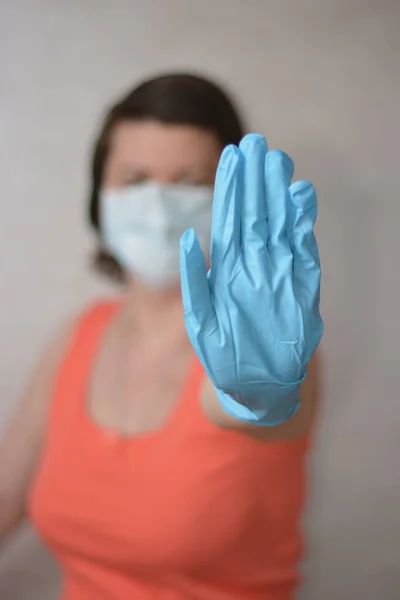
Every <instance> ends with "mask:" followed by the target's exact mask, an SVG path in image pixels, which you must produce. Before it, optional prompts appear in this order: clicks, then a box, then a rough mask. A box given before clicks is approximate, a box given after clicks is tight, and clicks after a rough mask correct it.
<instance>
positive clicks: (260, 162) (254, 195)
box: [239, 133, 268, 263]
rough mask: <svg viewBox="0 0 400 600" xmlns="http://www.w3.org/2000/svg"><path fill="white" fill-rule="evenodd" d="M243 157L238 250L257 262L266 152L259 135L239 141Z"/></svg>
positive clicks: (263, 237)
mask: <svg viewBox="0 0 400 600" xmlns="http://www.w3.org/2000/svg"><path fill="white" fill-rule="evenodd" d="M239 149H240V151H241V153H242V155H243V157H244V164H243V199H242V223H241V229H242V251H243V254H244V257H245V259H246V262H249V261H251V263H253V262H256V263H257V262H259V256H258V255H259V254H260V253H261V254H262V255H263V258H264V255H265V253H266V248H267V239H268V228H267V206H266V198H265V179H264V163H265V157H266V154H267V152H268V146H267V142H266V140H265V138H264V136H262V135H258V134H254V133H252V134H249V135H246V136H245V137H244V138H243V140H242V141H241V142H240V145H239Z"/></svg>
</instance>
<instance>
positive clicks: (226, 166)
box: [210, 145, 242, 273]
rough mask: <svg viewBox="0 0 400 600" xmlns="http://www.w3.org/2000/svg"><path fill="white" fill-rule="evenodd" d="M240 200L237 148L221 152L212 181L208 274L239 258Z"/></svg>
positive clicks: (238, 154)
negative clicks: (212, 200) (209, 263)
mask: <svg viewBox="0 0 400 600" xmlns="http://www.w3.org/2000/svg"><path fill="white" fill-rule="evenodd" d="M241 196H242V178H241V156H240V153H239V150H238V148H236V146H233V145H231V146H227V147H226V148H225V150H224V151H223V153H222V155H221V158H220V161H219V165H218V169H217V174H216V179H215V187H214V202H213V212H212V229H211V253H210V257H211V272H212V273H213V272H215V270H216V269H217V268H218V265H220V264H221V263H222V262H224V261H225V260H226V259H227V257H229V258H230V260H229V262H230V264H233V262H234V261H235V260H236V258H237V257H238V256H239V255H240V212H241Z"/></svg>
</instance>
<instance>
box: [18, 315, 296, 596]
mask: <svg viewBox="0 0 400 600" xmlns="http://www.w3.org/2000/svg"><path fill="white" fill-rule="evenodd" d="M116 309H117V304H107V303H105V304H100V305H97V306H95V307H94V308H92V309H91V310H90V311H89V312H87V313H86V314H85V315H84V316H83V317H82V318H81V319H80V320H79V323H78V326H77V327H76V331H75V335H74V339H73V340H72V343H71V346H70V349H69V351H68V352H67V355H66V357H65V360H64V361H63V364H62V365H61V366H60V370H59V373H58V375H57V377H56V380H55V382H54V392H53V394H54V395H53V399H52V404H51V410H50V415H49V423H48V429H47V435H46V440H45V447H44V451H43V455H42V459H41V463H40V465H39V468H38V471H37V475H36V478H35V480H34V482H33V485H32V488H31V493H30V499H29V509H30V514H31V517H32V520H33V522H34V525H35V527H36V528H37V530H38V532H39V535H40V536H41V537H42V539H43V540H44V542H45V543H46V544H47V546H48V547H49V548H50V549H51V551H52V552H53V553H54V555H55V556H56V558H57V559H58V561H59V563H60V565H61V568H62V571H63V592H62V596H61V597H62V599H63V600H153V599H157V600H239V599H240V600H289V599H291V598H293V594H294V590H295V588H296V586H297V583H298V570H297V564H298V561H299V558H300V555H301V534H300V530H299V517H300V514H301V509H302V506H303V500H304V491H305V473H304V471H305V464H304V463H305V453H306V449H307V442H306V439H302V440H300V441H296V442H285V443H281V442H279V443H276V442H274V443H269V444H268V443H264V442H260V441H258V440H255V439H252V438H250V437H247V436H245V435H243V434H241V433H239V432H236V431H224V430H221V429H219V428H218V427H217V426H215V425H213V424H212V423H211V422H209V421H208V420H207V418H206V417H205V416H204V414H203V413H202V410H201V407H200V404H199V392H200V386H201V383H202V380H203V377H204V372H203V369H202V367H201V365H200V364H199V363H198V362H197V361H196V362H195V363H194V364H193V365H192V367H191V369H190V372H189V373H188V375H187V379H186V382H185V385H184V386H183V389H182V392H181V396H180V398H179V400H178V401H177V405H176V409H175V410H174V413H173V415H172V417H171V419H170V420H169V422H168V423H167V424H166V426H165V427H164V428H163V429H161V430H159V431H157V432H155V433H150V434H145V435H141V436H138V437H133V438H123V437H121V436H118V435H113V434H110V433H108V432H107V431H106V430H104V429H101V428H100V427H98V426H97V425H95V424H94V422H93V421H92V420H91V419H90V417H89V415H88V413H87V410H86V404H85V401H86V400H85V394H86V389H87V385H88V379H89V378H90V374H91V369H92V365H93V360H94V358H95V355H96V352H97V349H98V345H99V343H100V339H101V336H102V334H103V331H104V328H105V327H106V325H107V324H108V323H109V321H110V319H111V318H112V315H113V314H114V312H115V310H116Z"/></svg>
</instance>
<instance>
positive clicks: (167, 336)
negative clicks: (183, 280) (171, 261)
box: [124, 280, 188, 343]
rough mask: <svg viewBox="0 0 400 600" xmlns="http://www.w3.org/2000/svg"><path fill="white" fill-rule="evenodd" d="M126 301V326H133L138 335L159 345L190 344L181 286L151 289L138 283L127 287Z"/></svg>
mask: <svg viewBox="0 0 400 600" xmlns="http://www.w3.org/2000/svg"><path fill="white" fill-rule="evenodd" d="M125 299H126V303H125V311H124V313H125V319H126V323H127V324H128V323H131V324H132V326H133V327H134V329H135V331H136V334H138V335H140V336H141V337H142V336H143V337H144V338H146V340H147V341H151V340H152V339H154V340H155V341H157V342H158V343H160V342H162V341H163V340H165V341H166V342H172V343H174V341H175V342H177V343H179V341H180V340H181V341H182V343H186V342H188V338H187V334H186V329H185V323H184V319H183V306H182V296H181V289H180V285H179V283H177V284H174V285H171V286H169V287H166V288H151V287H149V286H145V285H144V284H142V283H141V282H140V281H136V280H135V282H132V283H131V284H129V285H128V288H127V292H126V295H125Z"/></svg>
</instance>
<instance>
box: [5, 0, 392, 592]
mask: <svg viewBox="0 0 400 600" xmlns="http://www.w3.org/2000/svg"><path fill="white" fill-rule="evenodd" d="M399 27H400V3H399V2H396V0H392V1H391V0H375V1H374V0H351V1H350V0H331V1H328V0H315V1H313V0H303V1H298V0H297V1H296V0H291V1H289V0H280V1H279V2H278V1H275V2H273V1H270V0H264V1H262V0H230V1H229V0H202V1H201V2H194V1H191V0H186V1H185V0H168V1H167V0H152V1H151V2H146V1H145V0H131V1H129V0H113V2H107V1H106V0H68V1H66V0H65V1H62V0H59V2H51V1H50V0H13V1H12V2H11V1H7V0H2V1H1V2H0V44H1V47H0V72H1V80H0V126H1V135H0V173H1V194H0V203H1V213H0V214H1V218H0V273H1V311H0V331H1V336H0V351H1V361H0V392H1V410H0V425H1V424H2V423H3V424H4V420H5V418H6V416H7V415H8V414H9V411H10V410H11V408H12V406H13V404H14V403H15V402H16V401H17V398H18V394H19V392H20V389H21V387H22V384H23V381H24V379H25V378H26V375H27V373H28V371H29V370H30V368H31V367H32V365H33V364H34V362H35V361H36V359H37V355H38V352H39V351H38V348H40V347H41V346H42V344H43V342H44V340H45V339H46V338H47V337H48V335H49V334H50V333H51V332H52V331H53V330H54V328H55V326H56V324H57V323H59V321H60V320H63V319H64V318H65V317H66V316H68V315H70V314H71V312H73V311H75V310H77V309H78V308H79V307H80V306H82V304H83V303H84V302H85V301H86V300H88V299H90V298H92V297H94V296H95V295H96V294H97V293H99V292H100V291H108V290H106V288H105V287H104V284H103V283H101V282H99V281H98V280H96V279H95V278H94V276H93V275H91V274H90V273H89V271H88V269H87V262H88V255H89V251H90V248H91V238H90V236H89V234H88V232H87V230H86V228H85V225H84V222H83V218H82V215H83V212H84V199H85V192H86V189H87V178H86V167H87V155H88V148H89V142H90V139H91V136H92V134H93V132H94V131H95V128H96V125H97V123H98V119H99V115H100V114H101V111H102V110H103V108H104V107H105V106H106V105H107V103H108V101H110V100H113V99H114V98H115V96H116V95H118V93H119V92H121V91H124V90H125V89H126V88H128V87H129V86H130V85H131V84H132V83H133V82H135V81H136V80H137V79H138V78H140V77H141V76H143V75H148V74H149V73H156V72H158V71H159V70H160V69H161V70H163V69H170V68H174V69H175V68H178V67H179V68H187V69H193V68H195V69H199V70H201V71H203V72H205V73H208V74H211V75H214V76H216V77H217V78H219V79H221V80H222V81H223V82H226V83H227V84H228V85H229V86H230V88H231V89H232V90H233V91H234V92H235V93H236V95H237V96H238V98H239V100H240V104H241V105H242V106H243V108H244V109H245V112H246V114H247V116H248V118H249V122H250V125H251V129H253V130H257V131H260V132H263V133H265V134H266V135H267V138H268V140H269V143H270V146H272V147H277V146H278V147H283V148H284V149H285V150H286V151H288V152H289V153H290V154H291V155H292V156H293V158H294V159H295V162H296V170H297V176H298V177H301V178H311V179H312V180H313V181H314V182H315V184H316V186H317V189H318V191H319V200H320V221H319V225H318V234H319V241H320V247H321V255H322V259H323V265H324V279H323V312H324V317H325V321H326V334H325V341H324V353H325V359H326V389H325V402H324V408H323V411H322V415H321V421H320V425H319V429H318V439H317V444H316V451H315V453H314V455H313V458H312V465H311V475H312V481H313V493H312V497H311V499H310V506H309V510H308V513H307V516H306V527H307V531H308V534H309V552H310V555H309V560H308V561H307V564H306V565H305V570H306V573H307V576H308V579H307V583H306V585H305V587H304V589H303V592H302V596H301V597H302V598H303V599H304V600H305V599H308V600H321V599H322V598H324V600H337V599H341V600H342V599H344V600H347V599H349V600H350V599H360V600H395V599H398V598H399V597H400V575H399V574H398V572H399V556H400V476H399V470H398V467H396V462H397V461H396V459H397V457H398V456H399V454H400V402H399V387H398V386H399V383H400V381H399V370H400V369H399V353H398V340H399V339H400V335H399V334H400V319H399V315H398V308H399V290H400V276H399V269H398V264H397V259H398V246H397V237H398V227H399V223H400V208H399V198H398V191H397V188H396V183H397V177H398V171H399V161H400V153H399V134H400V123H399V120H400V119H399V107H400V67H399V63H400V34H399ZM0 468H1V466H0ZM56 589H57V572H56V570H55V567H54V565H53V563H52V561H51V559H50V558H49V557H48V556H47V554H46V553H45V551H44V550H43V549H41V548H40V547H39V546H38V543H37V541H36V540H35V538H34V537H33V536H32V534H31V532H29V531H28V532H23V533H22V534H21V535H20V536H19V537H18V539H17V540H16V542H15V543H14V544H13V545H12V546H11V547H10V549H9V551H7V552H6V553H5V554H4V555H3V557H2V558H1V561H0V597H1V599H2V600H17V599H18V600H25V599H36V598H37V599H39V598H40V600H46V599H47V598H48V599H51V598H53V597H54V591H55V590H56Z"/></svg>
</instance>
